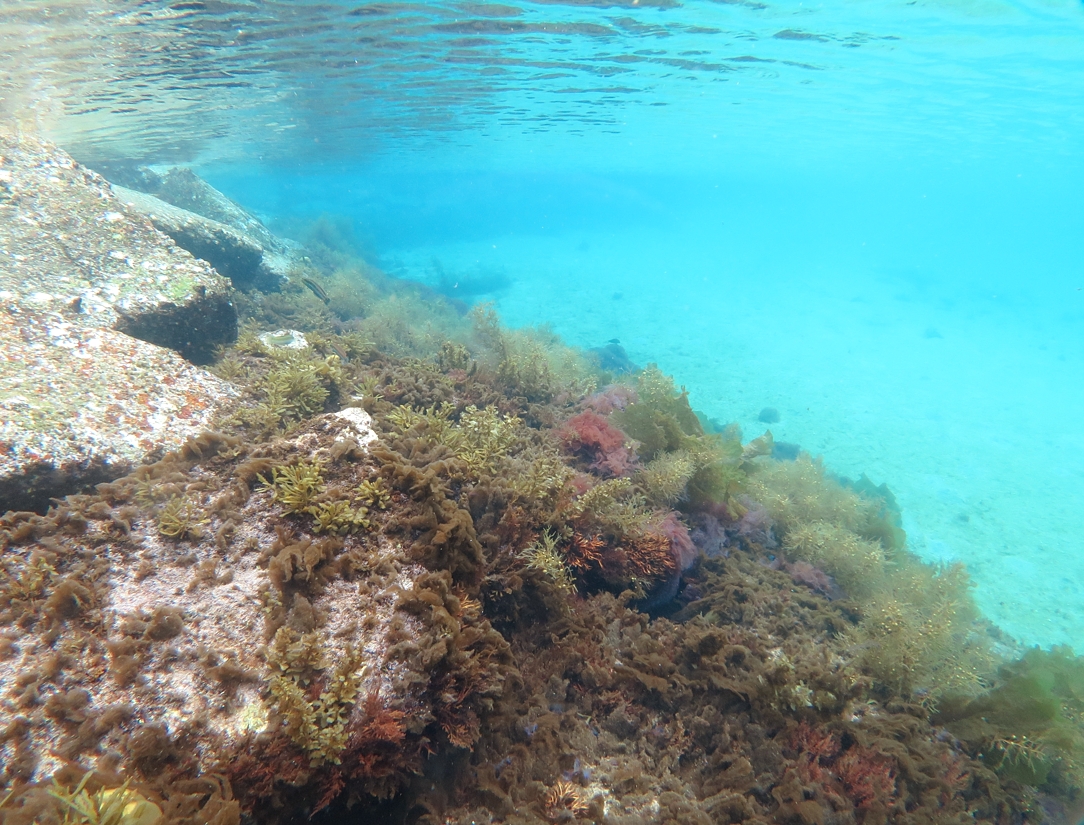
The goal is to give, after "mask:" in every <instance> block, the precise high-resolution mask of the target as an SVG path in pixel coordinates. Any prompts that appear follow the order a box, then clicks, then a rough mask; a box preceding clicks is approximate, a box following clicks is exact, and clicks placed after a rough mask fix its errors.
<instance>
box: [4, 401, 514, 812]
mask: <svg viewBox="0 0 1084 825" xmlns="http://www.w3.org/2000/svg"><path fill="white" fill-rule="evenodd" d="M375 439H376V435H375V433H374V431H373V429H372V426H371V420H370V418H369V415H368V414H367V413H365V412H364V411H363V410H361V409H357V408H349V409H346V410H343V411H341V412H339V413H333V414H329V415H324V416H320V417H317V418H315V419H313V420H311V421H310V422H308V423H307V424H306V425H305V426H304V427H303V428H301V429H299V430H298V431H296V432H295V434H294V436H293V437H292V438H291V439H290V440H286V441H283V440H280V441H277V442H275V443H273V444H265V445H262V446H260V447H258V448H256V449H251V448H247V447H245V446H244V445H243V444H242V442H241V440H240V439H238V438H232V437H227V436H224V435H221V434H217V433H208V434H205V435H203V436H201V437H200V438H198V439H192V440H190V441H189V442H187V443H186V444H185V446H184V447H183V448H182V449H181V450H179V451H176V452H173V453H170V454H168V455H167V456H165V457H164V458H163V459H162V460H161V461H159V462H158V463H156V464H154V465H147V466H144V467H141V468H139V470H138V471H137V472H136V473H134V474H133V475H131V476H128V477H126V478H123V479H120V480H117V481H115V482H113V483H111V484H108V485H100V487H99V489H98V493H97V494H96V495H94V496H86V495H84V496H70V497H68V498H67V499H66V500H65V501H63V502H60V503H58V505H57V507H56V508H54V509H53V510H52V511H50V514H49V515H48V516H34V515H31V514H9V515H8V516H7V517H4V518H2V519H0V547H3V548H4V556H3V561H2V562H0V572H2V573H5V574H6V575H0V627H2V628H3V631H2V632H0V651H2V655H0V730H2V731H6V732H7V733H6V734H5V738H4V739H3V740H2V741H0V760H2V761H3V762H4V763H5V764H6V765H7V766H8V767H7V769H6V776H5V778H6V779H7V780H8V781H11V780H12V779H15V780H17V782H18V783H21V785H20V786H21V787H25V783H31V785H33V784H34V783H41V782H44V781H47V780H48V779H49V777H50V776H53V775H55V773H56V772H57V771H58V770H61V769H63V767H64V765H65V762H69V763H73V764H76V765H78V766H79V767H80V769H82V770H90V769H93V768H96V767H97V768H101V767H102V766H103V765H108V766H110V767H111V768H112V769H114V770H120V771H122V772H123V773H124V774H125V775H127V776H129V777H136V778H138V779H139V781H140V782H142V783H151V784H153V783H154V782H156V781H160V782H163V783H167V784H168V783H171V782H174V781H175V777H176V772H177V771H183V772H184V774H185V775H203V776H212V775H222V776H225V777H227V778H228V780H229V783H230V785H231V786H232V788H233V792H234V793H235V794H236V795H237V797H238V798H239V799H240V800H241V803H242V807H243V808H244V809H245V810H246V811H249V812H252V813H253V815H254V816H255V817H256V821H269V820H267V819H265V818H263V816H262V812H264V809H265V808H268V807H271V808H276V807H277V808H281V805H282V800H283V799H284V798H292V797H296V796H297V795H298V794H300V793H303V794H304V796H305V801H304V802H302V803H300V804H301V806H303V807H308V808H309V809H310V810H311V807H312V806H313V805H315V804H318V803H319V801H320V800H324V802H325V803H326V801H328V800H330V799H331V798H332V797H335V796H337V795H338V794H339V793H340V791H341V790H342V789H343V787H344V784H345V783H347V782H351V783H355V784H357V785H358V786H359V787H362V786H363V787H364V788H365V789H366V792H367V793H373V794H386V793H390V792H391V791H393V790H395V789H397V788H399V787H401V786H402V785H403V784H404V783H405V782H406V781H407V780H408V778H409V776H410V775H411V774H412V773H413V772H415V771H417V770H419V769H420V768H421V766H422V764H423V756H424V754H425V753H426V752H427V751H430V750H433V749H435V748H438V747H441V748H448V747H454V748H469V747H470V746H471V745H473V743H474V742H475V741H476V740H477V738H478V736H479V732H480V730H479V722H480V719H481V718H482V717H483V716H484V715H485V713H486V712H487V709H488V708H489V707H490V706H491V705H492V702H493V700H494V698H495V697H496V696H497V695H499V694H500V692H501V685H502V683H503V681H504V678H505V675H504V671H505V670H506V669H507V659H508V652H507V651H508V646H507V643H506V642H505V641H504V640H503V638H502V637H501V636H500V634H498V633H496V631H494V630H493V629H492V628H491V627H490V626H489V623H488V621H487V620H486V619H485V618H484V616H483V615H482V613H481V609H480V604H479V602H478V601H477V600H476V599H474V598H472V594H471V592H470V591H469V590H468V589H466V588H465V587H464V586H463V585H461V584H457V583H453V576H452V575H451V574H450V573H449V572H448V571H447V570H444V569H441V568H440V567H439V566H437V565H434V564H432V563H430V562H429V561H428V560H427V559H426V558H425V553H424V552H423V551H422V549H421V548H420V547H416V546H415V544H416V543H417V542H416V541H415V535H414V532H413V529H414V527H415V526H417V525H422V524H423V522H424V523H428V519H429V517H430V516H431V514H432V513H436V512H437V511H439V516H437V517H436V519H435V523H437V525H438V528H437V531H438V532H439V529H440V524H443V523H444V522H447V523H448V524H451V523H453V522H454V523H455V525H456V529H458V530H459V531H460V536H461V541H462V542H464V543H466V544H470V543H471V542H473V543H474V545H475V546H476V545H477V542H476V541H474V539H473V535H474V534H473V529H472V528H471V527H470V517H469V515H466V514H465V511H462V510H460V509H459V508H457V507H456V506H455V505H454V504H452V503H451V502H448V501H447V500H446V499H444V498H443V496H442V495H441V494H440V493H439V491H424V492H423V491H419V492H418V493H417V495H416V496H413V497H412V496H408V495H405V494H403V493H401V492H398V491H394V490H393V489H392V487H391V483H390V481H388V480H386V479H385V478H384V476H386V475H391V470H392V468H391V467H389V466H388V465H387V463H386V459H382V458H378V457H374V455H373V454H371V452H370V446H371V445H372V444H373V442H374V440H375ZM302 478H303V479H304V483H305V485H306V490H307V498H306V501H305V502H303V503H299V502H298V500H296V498H292V497H291V496H290V495H288V493H290V490H291V489H292V488H290V485H291V484H295V486H296V484H299V483H301V482H300V481H299V479H302ZM288 488H290V489H288ZM336 502H338V503H344V504H346V505H347V506H348V507H349V508H350V509H351V510H352V511H353V512H355V513H364V514H365V518H363V519H357V520H355V521H354V522H352V524H351V525H350V527H351V529H347V530H341V531H338V532H337V533H329V532H327V531H324V530H322V529H321V523H320V518H319V513H320V512H321V511H322V509H326V508H327V507H330V506H331V505H334V504H335V503H336ZM302 504H305V505H308V506H302ZM438 505H439V506H438ZM76 525H78V526H77V527H76ZM442 535H443V534H442ZM442 540H443V541H444V542H445V547H446V549H447V550H448V551H449V552H451V551H452V548H453V547H454V546H455V545H456V544H457V542H458V541H460V539H454V538H451V537H446V538H444V539H442ZM432 541H433V542H437V541H438V539H432ZM58 640H59V641H58ZM54 643H56V646H54ZM60 648H63V651H64V652H63V653H62V654H58V652H57V651H58V650H59V649H60ZM170 771H173V773H170ZM157 790H158V791H161V792H162V793H166V792H167V791H168V787H166V786H165V785H163V787H161V788H158V789H157ZM294 804H299V803H297V802H295V803H294Z"/></svg>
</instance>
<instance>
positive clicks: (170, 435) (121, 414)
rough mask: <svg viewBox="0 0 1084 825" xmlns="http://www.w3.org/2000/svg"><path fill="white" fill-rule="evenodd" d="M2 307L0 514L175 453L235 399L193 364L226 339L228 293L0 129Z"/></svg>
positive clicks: (231, 330) (33, 142)
mask: <svg viewBox="0 0 1084 825" xmlns="http://www.w3.org/2000/svg"><path fill="white" fill-rule="evenodd" d="M0 299H2V301H3V304H2V308H0V313H2V316H0V320H2V321H3V323H2V324H0V348H2V350H3V354H4V360H3V367H2V369H0V411H2V414H0V419H2V420H0V510H7V509H38V510H40V509H43V508H44V507H46V506H48V503H49V499H50V498H52V497H56V496H62V495H64V494H66V493H70V492H73V491H76V490H78V489H79V488H80V487H81V486H83V485H86V484H90V483H95V482H98V481H104V480H107V479H109V478H114V477H116V476H117V475H120V474H122V473H124V472H126V471H127V470H129V469H130V468H131V467H132V465H133V464H135V463H138V462H140V461H142V460H143V459H144V458H146V457H147V456H148V455H149V456H151V457H153V456H154V455H155V454H158V455H160V454H161V453H162V452H164V451H165V450H169V449H173V448H176V447H178V446H179V445H180V444H181V443H183V442H184V440H185V439H186V438H189V437H191V436H192V435H195V434H197V433H198V432H200V431H201V430H202V429H204V428H206V427H207V426H209V424H210V422H211V420H212V418H213V416H214V414H215V412H216V411H217V410H218V409H219V408H220V407H221V405H222V404H223V403H224V402H225V401H226V400H227V399H229V398H231V397H232V396H233V395H234V391H233V390H232V388H231V387H230V385H229V384H228V383H226V382H224V381H222V380H220V379H218V378H215V377H214V376H212V375H210V374H209V373H206V372H204V371H202V370H199V369H197V368H196V367H194V366H193V365H192V363H190V362H196V363H204V362H206V361H209V360H210V359H211V357H212V354H213V352H214V349H215V347H216V346H218V345H220V344H225V343H229V342H230V341H232V340H234V338H235V337H236V334H237V317H236V311H235V310H234V307H233V303H232V301H231V298H230V291H229V284H228V283H227V282H226V281H225V280H224V279H223V278H222V277H221V276H220V275H219V274H218V273H216V272H215V271H214V269H212V268H211V267H210V266H208V265H207V264H206V263H204V262H203V261H199V260H196V259H195V258H193V257H192V256H191V255H190V254H189V253H187V252H185V251H184V250H182V249H180V248H178V247H177V246H176V244H174V243H173V242H172V241H171V240H170V239H169V238H168V237H167V236H165V235H163V234H161V233H160V232H158V231H157V230H155V229H154V228H153V227H152V226H151V225H150V224H149V223H148V222H147V220H146V219H145V218H143V217H142V216H139V215H137V214H135V213H133V212H131V211H130V210H129V209H128V208H127V207H125V206H124V205H123V204H122V203H121V202H120V201H118V200H117V199H116V198H115V197H114V196H113V194H112V193H111V191H110V189H109V185H108V184H107V183H106V182H105V181H104V180H103V179H102V178H100V177H99V176H98V175H97V174H95V173H94V172H91V171H89V170H87V169H84V168H83V167H81V166H79V165H78V164H77V163H75V162H74V161H73V160H72V159H71V158H70V157H69V156H68V155H66V154H65V153H64V152H62V151H61V150H59V149H57V148H56V147H54V146H51V145H50V144H48V143H45V142H44V141H40V140H38V139H36V138H32V137H25V136H19V137H15V136H12V135H6V134H2V133H0ZM182 356H183V357H182ZM186 359H187V360H186Z"/></svg>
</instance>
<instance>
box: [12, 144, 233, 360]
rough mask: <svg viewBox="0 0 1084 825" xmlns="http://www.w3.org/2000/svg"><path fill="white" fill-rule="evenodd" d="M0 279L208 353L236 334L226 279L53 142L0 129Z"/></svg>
mask: <svg viewBox="0 0 1084 825" xmlns="http://www.w3.org/2000/svg"><path fill="white" fill-rule="evenodd" d="M0 158H2V160H0V289H3V290H4V291H5V292H6V293H11V297H7V298H5V300H6V301H22V302H25V301H26V300H27V299H28V298H29V297H30V296H34V295H42V294H44V295H49V296H51V297H52V299H53V300H55V301H59V302H66V303H68V304H69V305H70V306H71V307H72V308H73V314H74V315H75V316H77V319H76V320H77V322H78V323H80V324H82V325H85V326H94V327H112V328H115V329H119V330H121V331H123V332H128V333H129V334H131V335H134V336H135V337H137V338H141V339H143V340H144V341H149V342H150V343H153V344H159V345H160V346H165V347H169V348H171V349H175V350H177V351H178V352H180V353H181V354H182V355H184V356H185V357H187V358H189V359H190V360H192V361H194V362H197V363H200V362H206V361H209V360H210V358H211V354H212V352H213V350H214V348H215V347H216V346H218V345H219V344H222V343H227V342H229V341H232V340H233V339H234V338H235V337H236V334H237V315H236V312H235V311H234V308H233V305H232V303H231V302H230V292H229V282H228V281H226V280H225V279H224V278H223V277H221V276H220V275H219V274H218V273H217V272H215V270H214V268H213V267H211V266H210V265H208V264H207V263H206V262H205V261H201V260H198V259H196V258H194V257H193V256H192V255H191V254H189V253H188V252H186V251H184V250H183V249H181V248H180V247H178V246H177V245H176V244H175V243H173V242H172V241H171V240H170V239H169V238H168V237H167V236H165V235H163V234H162V233H160V232H159V231H158V230H156V229H155V228H154V227H153V226H152V225H151V224H150V222H149V221H148V220H147V219H146V217H145V216H143V215H142V214H140V213H138V212H136V211H134V210H131V209H129V208H128V207H127V206H126V205H125V204H124V203H122V202H121V201H120V200H119V199H118V198H116V197H115V196H114V195H113V192H112V190H111V189H110V187H109V184H108V183H107V182H106V181H105V179H104V178H102V177H101V176H99V175H98V174H96V173H95V172H92V171H90V170H89V169H86V168H84V167H82V166H80V165H79V164H77V163H76V162H75V161H74V160H72V159H71V157H69V156H68V155H67V154H65V153H64V152H63V151H61V150H60V149H58V148H56V147H55V146H52V145H50V144H48V143H45V142H44V141H41V140H37V139H35V138H31V137H22V136H20V137H18V138H16V137H13V136H11V135H5V134H4V133H2V132H0Z"/></svg>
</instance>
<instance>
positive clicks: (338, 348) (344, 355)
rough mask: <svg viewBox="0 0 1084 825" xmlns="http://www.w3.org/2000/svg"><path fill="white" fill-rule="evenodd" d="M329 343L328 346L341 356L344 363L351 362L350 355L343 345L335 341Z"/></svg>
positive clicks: (340, 358)
mask: <svg viewBox="0 0 1084 825" xmlns="http://www.w3.org/2000/svg"><path fill="white" fill-rule="evenodd" d="M327 345H328V348H329V349H330V350H331V351H332V352H333V353H335V354H336V355H338V356H339V360H340V361H342V362H343V363H344V364H349V363H350V356H349V355H348V354H347V352H346V350H345V349H343V348H342V347H341V346H339V345H338V344H337V343H335V342H334V341H328V344H327Z"/></svg>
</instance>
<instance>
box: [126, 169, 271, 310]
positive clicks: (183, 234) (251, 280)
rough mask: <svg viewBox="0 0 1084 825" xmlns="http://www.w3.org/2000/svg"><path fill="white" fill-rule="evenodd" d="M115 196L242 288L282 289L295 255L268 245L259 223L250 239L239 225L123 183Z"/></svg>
mask: <svg viewBox="0 0 1084 825" xmlns="http://www.w3.org/2000/svg"><path fill="white" fill-rule="evenodd" d="M204 185H206V184H204ZM208 188H209V187H208ZM212 191H214V190H212ZM113 192H114V193H115V194H116V195H117V197H118V198H120V199H121V200H122V201H124V203H125V204H127V205H128V206H130V207H131V208H133V209H135V210H136V211H137V212H140V213H141V214H143V215H146V216H147V217H148V218H149V219H150V221H151V223H152V224H154V227H155V228H156V229H158V230H160V231H161V232H164V233H165V234H167V235H169V236H170V237H171V238H172V239H173V240H174V241H175V242H176V243H177V245H178V246H180V247H182V248H183V249H186V250H188V251H189V252H191V253H192V254H193V255H195V256H196V257H197V258H200V259H201V260H204V261H206V262H207V263H209V264H211V265H212V266H213V267H214V268H215V269H216V270H217V271H218V272H219V273H220V274H222V275H225V276H226V277H227V278H229V279H230V281H232V282H233V284H234V285H235V286H237V287H238V288H240V289H249V288H252V287H255V288H257V289H262V290H265V291H270V290H275V289H278V287H279V285H280V284H281V283H282V281H283V280H284V279H285V277H286V273H287V271H288V270H289V268H290V266H291V263H292V262H291V258H290V256H289V255H288V254H285V252H284V251H283V250H282V248H281V247H280V245H278V244H275V245H272V244H270V243H268V242H266V240H265V235H266V234H268V233H267V230H266V229H263V226H262V225H261V224H259V223H258V222H257V223H256V224H255V225H256V226H258V227H259V228H260V229H261V230H263V231H262V232H259V233H254V234H251V235H250V234H248V232H246V231H244V230H242V229H239V228H237V226H236V225H235V223H236V222H235V223H224V222H222V221H218V220H215V219H213V218H208V217H206V216H204V215H200V214H198V213H196V212H193V211H191V210H190V209H185V208H182V207H180V206H175V205H174V204H172V203H168V202H166V201H164V200H162V199H160V198H157V197H155V196H154V195H150V194H148V193H146V192H140V191H138V190H136V189H128V188H126V187H124V186H120V185H119V184H113Z"/></svg>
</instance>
